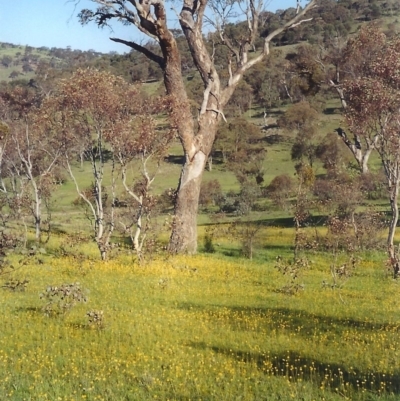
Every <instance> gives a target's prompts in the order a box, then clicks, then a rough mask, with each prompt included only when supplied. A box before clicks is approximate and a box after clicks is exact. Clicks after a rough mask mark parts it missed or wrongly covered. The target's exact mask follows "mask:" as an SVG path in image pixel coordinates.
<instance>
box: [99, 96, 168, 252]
mask: <svg viewBox="0 0 400 401" xmlns="http://www.w3.org/2000/svg"><path fill="white" fill-rule="evenodd" d="M168 107H169V103H168V99H160V98H157V99H153V101H152V102H150V101H148V102H146V104H145V105H143V106H142V109H141V110H136V113H135V114H134V115H132V116H131V120H130V121H129V122H127V121H124V120H121V121H119V122H118V124H117V125H116V126H115V127H114V129H113V131H112V132H109V133H108V134H107V135H106V140H107V142H108V143H109V145H110V147H111V151H112V153H113V158H114V160H115V161H116V162H117V163H118V165H119V167H120V172H121V176H122V185H123V187H124V189H125V192H126V194H127V195H128V196H129V197H130V198H131V200H132V202H133V210H134V213H133V216H126V214H127V213H123V215H124V216H123V217H124V218H121V219H119V223H120V224H121V225H122V226H123V228H124V231H125V232H127V233H128V234H129V236H130V238H131V240H132V245H133V249H134V251H135V252H136V254H137V256H138V258H139V260H142V257H143V254H144V245H145V240H146V237H147V233H148V231H149V230H148V229H149V227H150V217H151V213H152V212H154V209H155V202H156V200H155V198H154V196H153V195H152V194H151V186H152V184H153V182H154V180H155V178H156V175H157V173H158V171H159V167H160V165H161V163H162V161H163V159H164V157H165V155H166V153H167V150H168V146H169V144H170V142H171V141H172V139H173V138H174V136H175V131H174V130H173V129H169V130H159V129H158V124H157V121H156V118H155V114H156V113H158V114H159V113H160V112H165V111H166V109H167V108H168ZM139 112H140V114H139ZM135 162H136V163H138V164H139V171H140V178H138V179H136V180H132V179H131V180H129V178H128V169H129V167H132V163H135ZM129 203H130V202H128V204H129Z"/></svg>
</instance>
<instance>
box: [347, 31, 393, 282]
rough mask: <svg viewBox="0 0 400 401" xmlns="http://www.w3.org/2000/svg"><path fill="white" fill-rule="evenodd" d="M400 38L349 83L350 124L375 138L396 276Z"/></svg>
mask: <svg viewBox="0 0 400 401" xmlns="http://www.w3.org/2000/svg"><path fill="white" fill-rule="evenodd" d="M399 88H400V38H399V37H396V38H394V39H392V40H385V42H384V43H382V46H381V47H380V49H378V50H377V51H376V54H375V55H374V57H371V59H370V60H369V61H368V63H366V65H365V66H364V74H363V76H362V77H360V78H359V79H356V80H351V81H347V82H346V84H345V96H346V101H347V104H348V107H347V110H346V118H347V123H348V125H349V127H350V129H351V132H352V133H354V135H356V136H360V137H362V136H364V137H368V138H371V137H375V138H377V139H376V150H377V152H378V153H379V156H380V159H381V162H382V165H383V168H384V172H385V176H386V184H387V189H388V193H389V201H390V208H391V213H392V217H391V221H390V224H389V234H388V239H387V246H388V253H389V257H390V260H391V263H392V266H393V270H394V274H395V275H396V276H397V275H398V274H399V272H400V265H399V254H398V252H396V251H395V249H394V235H395V231H396V226H397V222H398V219H399V209H398V197H399V190H400V136H399V132H400V89H399Z"/></svg>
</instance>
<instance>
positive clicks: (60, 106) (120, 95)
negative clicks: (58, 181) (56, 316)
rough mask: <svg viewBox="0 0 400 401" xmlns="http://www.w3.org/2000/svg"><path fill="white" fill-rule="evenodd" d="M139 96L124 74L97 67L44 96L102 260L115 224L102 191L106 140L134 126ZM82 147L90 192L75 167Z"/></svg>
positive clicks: (47, 114) (48, 118)
mask: <svg viewBox="0 0 400 401" xmlns="http://www.w3.org/2000/svg"><path fill="white" fill-rule="evenodd" d="M140 99H141V98H140V94H139V90H138V89H137V87H135V86H133V85H130V84H128V83H127V82H126V81H124V80H123V79H122V78H119V77H116V76H114V75H112V74H111V73H107V72H100V71H97V70H93V69H85V70H83V69H79V70H77V71H76V72H75V73H74V74H73V76H72V77H71V78H70V79H68V80H62V81H61V82H60V84H59V87H58V89H57V91H56V92H55V93H54V94H52V95H51V96H49V97H47V98H46V100H45V101H44V102H43V105H42V108H41V112H42V119H43V121H47V127H48V130H49V132H54V131H55V132H57V133H58V135H59V148H60V149H62V152H63V160H64V162H65V165H66V168H67V171H68V172H69V174H70V176H71V178H72V180H73V181H74V183H75V186H76V189H77V192H78V195H79V197H80V198H81V199H82V201H83V203H84V204H85V205H86V206H87V208H88V210H89V214H88V217H90V220H91V221H93V230H94V231H93V234H94V238H95V241H96V244H97V246H98V248H99V251H100V254H101V258H102V259H103V260H104V259H106V258H107V253H108V251H109V249H110V239H111V235H112V233H113V231H114V225H115V218H114V209H113V206H111V208H107V207H106V200H107V196H106V194H105V193H104V190H105V187H104V175H105V164H106V162H107V154H108V153H109V150H108V149H107V141H110V140H111V138H113V140H114V139H115V138H117V137H121V136H123V135H124V134H125V133H126V132H127V131H130V130H132V129H133V123H132V121H133V119H134V117H133V116H134V115H135V114H136V113H138V112H139V111H140V110H141V107H142V101H141V100H140ZM115 140H116V139H115ZM82 149H84V150H85V155H86V157H87V159H88V160H89V162H90V164H91V167H92V178H93V185H92V187H91V190H90V191H87V190H86V191H85V190H82V188H80V185H79V183H78V181H77V179H76V177H75V173H74V169H73V163H74V161H75V160H76V159H77V157H78V156H79V155H80V153H81V151H82ZM113 167H114V165H113V166H112V170H113ZM111 181H112V184H111V195H112V199H111V201H110V204H111V205H114V204H115V202H114V201H115V198H116V195H115V185H116V183H115V180H113V179H112V180H111Z"/></svg>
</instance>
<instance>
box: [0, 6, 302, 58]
mask: <svg viewBox="0 0 400 401" xmlns="http://www.w3.org/2000/svg"><path fill="white" fill-rule="evenodd" d="M77 2H78V1H77V0H0V42H7V43H13V44H16V45H22V46H25V45H29V46H33V47H41V46H46V47H49V48H51V47H59V48H66V47H67V46H71V48H72V49H73V50H75V49H80V50H89V49H94V50H95V51H98V52H102V53H108V52H110V51H116V52H118V53H125V52H129V50H130V49H129V48H128V47H127V46H125V45H122V44H119V43H114V42H112V41H111V40H110V39H109V38H110V37H119V38H121V39H125V40H139V41H140V38H139V36H138V31H137V30H136V28H135V27H133V26H130V27H126V26H122V24H118V23H115V24H114V25H113V27H112V29H113V30H112V31H111V30H110V29H108V28H104V29H99V28H97V27H96V25H95V24H94V23H91V24H89V25H85V26H83V27H82V26H81V25H80V24H79V22H78V17H77V14H78V12H79V11H80V10H81V9H82V8H92V9H94V5H95V4H94V2H92V1H90V0H80V1H79V4H78V5H77V6H75V3H77ZM268 3H269V5H268V6H267V7H266V8H267V10H270V11H275V10H276V9H278V8H279V9H285V8H288V7H294V6H295V5H296V1H295V0H269V1H268ZM303 3H304V1H303ZM171 17H172V18H171V23H172V25H173V26H172V27H177V25H178V23H177V19H176V17H175V16H174V15H173V14H171ZM138 38H139V39H138Z"/></svg>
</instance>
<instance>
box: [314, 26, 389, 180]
mask: <svg viewBox="0 0 400 401" xmlns="http://www.w3.org/2000/svg"><path fill="white" fill-rule="evenodd" d="M385 42H386V37H385V35H384V34H383V33H382V32H381V31H380V30H379V28H378V26H377V25H376V24H374V23H371V24H369V25H364V26H362V27H361V29H360V31H359V32H358V33H357V35H355V36H354V37H352V38H350V39H348V38H345V37H342V36H340V35H335V37H334V38H332V39H330V40H328V41H327V42H326V43H325V47H322V48H320V52H317V53H316V54H317V55H316V57H315V60H316V62H318V64H319V65H320V67H321V71H324V73H325V79H326V82H327V83H328V85H329V86H330V87H331V88H332V89H333V90H334V91H335V92H336V93H337V95H338V97H339V99H340V101H341V104H342V108H343V110H344V111H346V110H347V106H348V102H347V99H346V96H345V93H344V87H345V82H346V81H349V80H356V79H360V78H362V77H363V76H367V75H368V74H369V73H370V72H369V69H370V66H371V64H372V63H373V62H375V61H376V60H377V59H378V58H379V57H380V55H381V50H382V48H384V47H385ZM336 132H337V133H338V135H339V136H340V138H341V139H342V141H343V143H344V144H345V145H346V146H347V148H348V149H349V150H350V152H351V154H352V155H353V157H354V159H355V160H356V162H357V164H358V166H359V169H360V171H361V172H362V173H363V174H366V173H368V172H369V167H368V162H369V159H370V156H371V154H372V152H373V151H374V149H375V147H376V143H377V141H378V136H377V135H375V133H371V135H366V134H363V135H358V134H355V133H354V132H353V133H352V134H353V135H352V136H353V137H349V136H348V135H347V134H346V132H345V130H343V129H342V128H339V129H337V130H336Z"/></svg>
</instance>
